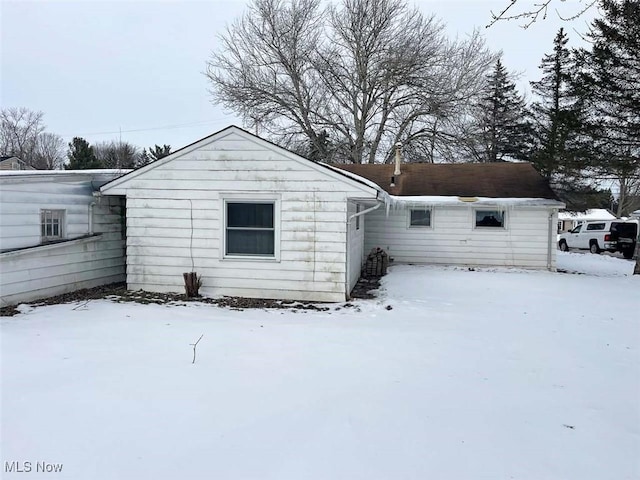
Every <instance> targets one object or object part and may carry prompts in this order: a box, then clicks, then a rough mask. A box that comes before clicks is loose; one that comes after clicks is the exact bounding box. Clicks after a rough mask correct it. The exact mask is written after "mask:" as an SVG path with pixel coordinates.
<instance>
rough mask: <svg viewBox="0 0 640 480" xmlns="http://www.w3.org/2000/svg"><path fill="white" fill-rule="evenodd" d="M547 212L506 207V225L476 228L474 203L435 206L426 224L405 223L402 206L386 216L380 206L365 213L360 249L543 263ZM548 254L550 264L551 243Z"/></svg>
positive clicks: (437, 259)
mask: <svg viewBox="0 0 640 480" xmlns="http://www.w3.org/2000/svg"><path fill="white" fill-rule="evenodd" d="M548 215H549V210H547V209H543V208H518V207H510V208H509V209H507V211H506V228H495V229H494V228H486V227H485V228H475V227H474V223H475V213H474V209H473V207H471V206H463V207H434V208H433V209H432V212H431V224H432V226H431V227H427V228H420V227H411V228H410V227H408V212H407V210H403V209H392V210H390V211H389V214H388V216H387V214H386V212H385V211H384V209H380V210H377V211H374V212H372V213H370V214H367V223H366V227H365V232H366V235H365V250H367V251H368V249H371V248H373V247H381V248H383V249H385V250H386V251H387V252H388V253H389V255H390V256H391V257H392V258H393V260H394V262H397V263H427V264H445V265H469V266H515V267H527V268H547V255H548V240H549V237H548V229H549V223H548ZM552 228H554V229H555V221H554V222H553V223H552ZM554 232H555V230H554ZM551 253H552V268H555V248H553V249H552V252H551Z"/></svg>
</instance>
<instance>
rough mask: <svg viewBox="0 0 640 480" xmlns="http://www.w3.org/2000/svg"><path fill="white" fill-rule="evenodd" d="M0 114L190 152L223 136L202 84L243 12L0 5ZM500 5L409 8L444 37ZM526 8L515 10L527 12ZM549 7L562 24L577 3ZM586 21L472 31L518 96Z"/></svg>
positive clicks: (497, 0)
mask: <svg viewBox="0 0 640 480" xmlns="http://www.w3.org/2000/svg"><path fill="white" fill-rule="evenodd" d="M0 1H1V4H0V5H1V7H0V8H1V10H0V30H1V38H0V48H1V50H0V56H1V70H0V81H1V82H0V83H1V91H0V105H1V106H2V107H3V108H5V107H27V108H29V109H32V110H39V111H42V112H44V114H45V115H44V120H45V123H46V125H47V131H49V132H52V133H57V134H60V135H62V136H63V137H64V139H65V141H66V142H68V141H70V139H71V138H72V137H74V136H81V137H84V138H86V139H87V140H88V141H89V142H91V143H93V142H96V141H104V140H111V139H118V138H122V140H126V141H128V142H131V143H133V144H135V145H137V146H139V147H141V148H142V147H149V146H152V145H154V144H169V145H171V146H172V147H173V149H174V150H175V149H177V148H180V147H182V146H184V145H187V144H189V143H192V142H194V141H196V140H198V139H200V138H202V137H204V136H206V135H209V134H211V133H213V132H215V131H217V130H220V129H221V128H224V127H226V126H228V125H230V124H236V125H239V126H242V125H241V122H240V120H239V119H238V118H237V117H235V116H234V115H233V114H232V113H231V112H225V111H223V110H222V108H221V107H218V106H215V105H212V103H211V101H210V96H209V94H208V92H207V88H208V85H207V80H206V78H205V76H204V75H203V74H202V72H203V71H204V70H205V65H206V61H207V59H208V57H209V54H210V52H211V51H212V50H213V49H216V48H217V47H218V44H219V43H218V40H217V34H219V33H220V32H222V31H223V30H224V28H225V26H226V25H227V24H228V23H230V22H231V21H232V20H233V19H234V18H236V17H237V16H239V15H240V14H241V12H242V11H243V10H244V8H245V5H246V1H245V0H227V1H220V0H209V1H191V2H187V1H175V2H169V1H137V2H136V1H110V2H97V1H92V0H88V1H67V2H59V1H28V0H19V1H11V0H0ZM508 1H509V0H491V1H489V0H476V1H473V0H448V1H447V0H441V1H436V0H420V1H416V2H411V1H410V2H409V3H415V4H416V5H418V6H419V8H420V9H421V10H422V11H423V12H424V13H426V14H429V13H434V14H436V15H437V16H438V17H439V18H441V19H442V20H443V21H444V22H445V23H446V24H447V28H448V31H449V32H450V34H451V36H455V35H459V36H465V35H467V34H469V33H470V32H471V31H472V30H473V28H474V27H478V28H483V27H484V26H485V25H487V24H488V22H489V20H490V11H491V10H494V11H496V12H497V11H499V10H500V9H501V8H504V6H505V5H506V4H507V3H508ZM533 1H535V0H519V2H520V3H522V4H523V6H524V4H525V3H527V4H531V3H533ZM554 3H556V4H557V5H558V8H559V9H561V10H560V11H561V13H562V15H563V16H565V17H567V16H571V15H572V14H574V13H576V12H577V11H579V10H580V8H581V6H582V5H583V3H581V2H580V1H579V0H568V1H566V2H563V3H559V0H554ZM595 15H597V11H596V10H595V9H592V10H591V11H589V12H588V13H587V14H585V15H583V16H582V17H581V18H580V19H579V20H576V21H573V22H571V23H570V24H566V23H563V22H562V21H561V20H559V19H558V18H557V16H556V15H555V13H553V12H552V13H551V15H550V16H549V18H548V19H547V20H545V21H540V22H538V23H536V24H535V25H533V26H532V27H530V28H529V29H528V30H523V29H522V28H521V27H520V26H519V25H520V24H519V23H517V22H515V21H510V22H499V23H497V24H495V25H494V26H492V27H491V28H489V29H483V33H484V35H485V36H486V39H487V43H488V45H489V46H490V47H491V48H492V49H494V50H496V51H498V50H502V51H503V52H504V63H505V65H506V67H507V68H508V69H509V70H513V71H519V72H522V81H521V83H520V84H521V85H524V84H526V82H527V81H528V80H536V79H538V78H539V72H538V65H539V63H540V60H541V58H542V56H543V55H544V54H545V53H548V52H550V51H551V49H552V40H553V37H554V35H555V33H556V32H557V30H558V29H559V28H560V27H561V26H565V28H566V29H567V30H568V33H569V35H570V38H571V45H574V46H576V45H579V44H580V42H581V41H580V39H579V35H578V33H577V32H581V33H584V32H585V31H586V29H587V23H588V22H590V21H591V20H592V19H593V18H594V16H595Z"/></svg>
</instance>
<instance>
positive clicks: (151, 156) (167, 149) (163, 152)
mask: <svg viewBox="0 0 640 480" xmlns="http://www.w3.org/2000/svg"><path fill="white" fill-rule="evenodd" d="M168 155H171V145H166V144H165V145H162V146H160V145H154V146H153V147H149V151H147V149H146V148H144V149H142V154H141V155H140V159H139V161H138V163H137V165H136V167H142V166H144V165H148V164H149V163H152V162H155V161H156V160H160V159H161V158H164V157H166V156H168Z"/></svg>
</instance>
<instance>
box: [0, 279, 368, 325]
mask: <svg viewBox="0 0 640 480" xmlns="http://www.w3.org/2000/svg"><path fill="white" fill-rule="evenodd" d="M379 286H380V280H379V279H377V278H372V279H366V278H361V279H360V280H359V281H358V283H357V284H356V286H355V288H354V289H353V291H352V292H351V297H352V298H354V299H371V298H375V297H376V293H375V290H376V289H377V288H378V287H379ZM98 299H106V300H111V301H114V302H135V303H142V304H150V303H152V304H156V305H168V304H171V305H180V304H182V305H185V304H187V303H188V302H201V303H207V304H211V305H217V306H219V307H224V308H230V309H233V310H244V309H247V308H269V309H290V310H294V311H297V310H312V311H318V312H325V311H328V310H330V308H329V307H328V306H325V305H323V304H322V303H310V302H299V301H295V300H270V299H267V298H244V297H221V298H206V297H197V298H187V296H186V295H185V294H176V293H155V292H145V291H143V290H138V291H128V290H127V286H126V284H124V283H112V284H110V285H102V286H100V287H95V288H85V289H82V290H77V291H75V292H71V293H65V294H63V295H57V296H55V297H50V298H45V299H42V300H38V301H34V302H29V305H31V306H34V307H38V306H43V305H58V304H61V303H71V302H79V303H80V304H81V305H82V302H86V303H88V302H89V301H90V300H98ZM81 305H80V306H81ZM344 306H345V307H348V306H352V304H349V303H346V304H344ZM18 313H20V311H19V310H18V309H16V307H15V306H7V307H2V308H0V316H3V317H10V316H13V315H16V314H18Z"/></svg>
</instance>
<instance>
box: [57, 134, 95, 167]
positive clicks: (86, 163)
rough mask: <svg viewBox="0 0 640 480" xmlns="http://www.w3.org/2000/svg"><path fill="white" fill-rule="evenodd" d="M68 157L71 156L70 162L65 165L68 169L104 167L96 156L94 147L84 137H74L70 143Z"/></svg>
mask: <svg viewBox="0 0 640 480" xmlns="http://www.w3.org/2000/svg"><path fill="white" fill-rule="evenodd" d="M67 157H68V158H69V164H68V165H67V166H66V167H65V168H66V169H67V170H86V169H90V168H102V164H101V163H100V161H99V160H98V159H97V158H96V155H95V153H94V151H93V147H92V146H91V145H89V142H87V141H86V140H85V139H84V138H80V137H74V138H73V140H72V141H71V142H70V143H69V152H68V153H67Z"/></svg>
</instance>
